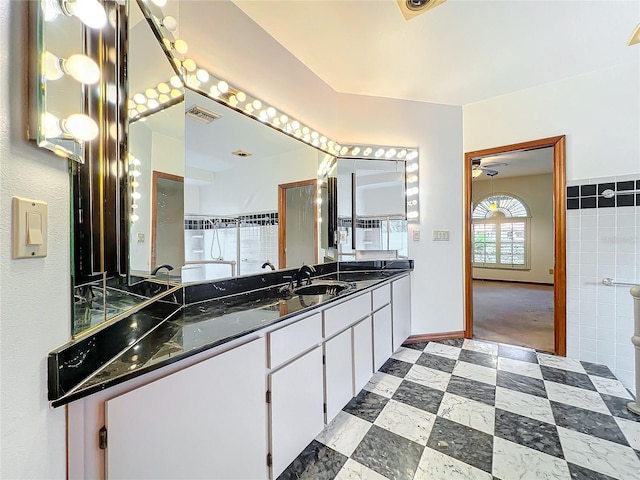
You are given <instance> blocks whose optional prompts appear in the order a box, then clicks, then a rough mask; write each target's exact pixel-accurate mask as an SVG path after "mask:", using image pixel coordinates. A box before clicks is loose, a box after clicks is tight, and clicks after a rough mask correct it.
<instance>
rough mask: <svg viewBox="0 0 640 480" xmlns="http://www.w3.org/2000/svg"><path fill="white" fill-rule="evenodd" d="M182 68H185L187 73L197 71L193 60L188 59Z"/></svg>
mask: <svg viewBox="0 0 640 480" xmlns="http://www.w3.org/2000/svg"><path fill="white" fill-rule="evenodd" d="M182 66H183V67H184V68H185V70H186V71H187V72H194V71H195V70H196V68H197V67H196V62H194V61H193V59H191V58H186V59H185V60H184V62H182Z"/></svg>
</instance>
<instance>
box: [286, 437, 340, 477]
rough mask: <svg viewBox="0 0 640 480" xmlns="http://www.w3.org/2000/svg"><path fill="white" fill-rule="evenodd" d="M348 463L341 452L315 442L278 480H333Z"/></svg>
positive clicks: (308, 446)
mask: <svg viewBox="0 0 640 480" xmlns="http://www.w3.org/2000/svg"><path fill="white" fill-rule="evenodd" d="M346 461H347V457H345V456H344V455H343V454H341V453H340V452H336V451H335V450H333V449H332V448H329V447H327V446H326V445H323V444H322V443H320V442H317V441H315V440H313V441H312V442H311V443H310V444H309V445H307V448H305V449H304V451H303V452H302V453H301V454H300V455H298V456H297V457H296V459H295V460H294V461H293V462H291V464H290V465H289V466H288V467H287V468H286V469H285V471H284V472H282V473H281V474H280V476H279V477H278V480H333V479H334V478H335V477H336V475H337V474H338V472H339V471H340V469H341V468H342V467H343V466H344V464H345V463H346Z"/></svg>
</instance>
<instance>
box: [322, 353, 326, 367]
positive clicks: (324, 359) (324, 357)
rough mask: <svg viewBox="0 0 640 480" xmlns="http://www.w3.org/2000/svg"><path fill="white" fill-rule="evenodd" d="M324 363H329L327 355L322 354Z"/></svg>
mask: <svg viewBox="0 0 640 480" xmlns="http://www.w3.org/2000/svg"><path fill="white" fill-rule="evenodd" d="M322 364H323V365H326V364H327V356H326V355H322Z"/></svg>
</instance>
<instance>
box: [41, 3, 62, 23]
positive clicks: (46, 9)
mask: <svg viewBox="0 0 640 480" xmlns="http://www.w3.org/2000/svg"><path fill="white" fill-rule="evenodd" d="M41 7H42V14H43V18H44V21H45V22H53V21H54V20H55V19H56V18H58V15H60V14H61V13H62V10H60V2H59V1H58V0H44V1H43V2H42V3H41Z"/></svg>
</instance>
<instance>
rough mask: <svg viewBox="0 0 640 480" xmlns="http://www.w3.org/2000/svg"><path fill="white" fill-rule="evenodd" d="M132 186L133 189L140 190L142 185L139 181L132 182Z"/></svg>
mask: <svg viewBox="0 0 640 480" xmlns="http://www.w3.org/2000/svg"><path fill="white" fill-rule="evenodd" d="M131 186H132V187H133V188H138V187H139V186H140V184H139V183H138V181H137V180H133V181H132V182H131Z"/></svg>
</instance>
